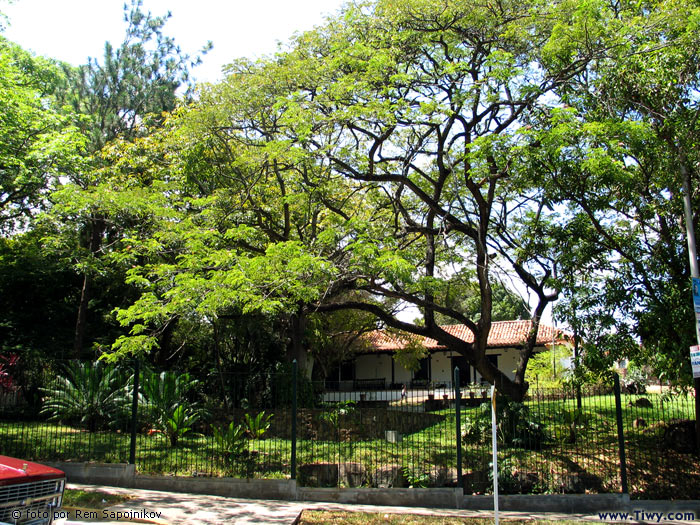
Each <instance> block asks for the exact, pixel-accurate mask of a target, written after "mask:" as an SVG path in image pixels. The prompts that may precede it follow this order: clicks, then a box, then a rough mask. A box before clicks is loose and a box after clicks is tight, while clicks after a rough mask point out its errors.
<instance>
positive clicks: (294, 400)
mask: <svg viewBox="0 0 700 525" xmlns="http://www.w3.org/2000/svg"><path fill="white" fill-rule="evenodd" d="M298 368H299V366H298V364H297V360H296V359H295V360H294V361H292V458H291V463H292V474H291V478H292V479H297V376H298Z"/></svg>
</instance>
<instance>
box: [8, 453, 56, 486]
mask: <svg viewBox="0 0 700 525" xmlns="http://www.w3.org/2000/svg"><path fill="white" fill-rule="evenodd" d="M63 477H65V474H64V473H63V472H62V471H60V470H58V469H56V468H53V467H47V466H46V465H40V464H39V463H33V462H31V461H25V460H23V459H17V458H11V457H8V456H0V486H4V485H14V484H16V483H29V482H31V481H43V480H50V479H57V478H63Z"/></svg>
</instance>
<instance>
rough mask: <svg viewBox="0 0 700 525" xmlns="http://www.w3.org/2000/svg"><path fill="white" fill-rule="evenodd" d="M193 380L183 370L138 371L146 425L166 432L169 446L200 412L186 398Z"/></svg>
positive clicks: (187, 430)
mask: <svg viewBox="0 0 700 525" xmlns="http://www.w3.org/2000/svg"><path fill="white" fill-rule="evenodd" d="M197 383H198V381H197V380H196V379H193V378H192V377H191V376H190V374H187V373H184V374H177V373H175V372H161V373H160V374H158V373H156V372H153V371H151V370H144V372H143V373H142V375H141V396H142V405H143V411H142V414H143V416H144V418H145V419H146V421H147V422H148V424H149V425H151V426H153V427H154V428H156V429H158V430H160V431H162V432H164V433H165V434H166V435H167V436H168V439H169V440H170V444H171V445H172V446H176V445H177V443H178V440H179V439H180V438H181V437H182V436H184V435H185V434H187V433H188V432H190V431H191V430H192V427H193V425H194V423H196V422H197V420H198V419H199V418H200V416H201V415H202V410H201V409H200V408H199V407H198V406H197V405H196V404H195V403H192V402H190V401H189V400H188V399H187V395H188V394H189V392H190V391H191V390H192V389H193V388H194V387H195V386H196V385H197ZM185 404H186V405H187V408H185Z"/></svg>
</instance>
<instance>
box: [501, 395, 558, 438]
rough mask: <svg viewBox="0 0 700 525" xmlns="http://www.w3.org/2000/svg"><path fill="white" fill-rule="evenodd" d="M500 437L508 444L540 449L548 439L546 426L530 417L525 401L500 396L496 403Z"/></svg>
mask: <svg viewBox="0 0 700 525" xmlns="http://www.w3.org/2000/svg"><path fill="white" fill-rule="evenodd" d="M496 421H497V422H498V437H499V439H500V441H501V442H502V443H503V444H504V445H506V446H512V447H517V448H525V449H530V450H539V449H541V448H542V446H543V445H544V443H545V441H546V440H547V434H546V433H545V426H544V424H542V423H537V422H535V421H533V420H532V418H531V417H530V409H529V408H528V406H527V405H525V404H524V403H519V402H515V401H510V400H507V399H505V398H502V397H501V398H499V399H498V400H497V403H496Z"/></svg>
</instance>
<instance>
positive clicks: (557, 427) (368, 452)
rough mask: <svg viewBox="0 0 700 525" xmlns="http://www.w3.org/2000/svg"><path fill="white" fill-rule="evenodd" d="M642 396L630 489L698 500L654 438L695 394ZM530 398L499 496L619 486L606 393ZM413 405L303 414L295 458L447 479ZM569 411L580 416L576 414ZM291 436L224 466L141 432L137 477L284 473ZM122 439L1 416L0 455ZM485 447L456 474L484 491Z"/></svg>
mask: <svg viewBox="0 0 700 525" xmlns="http://www.w3.org/2000/svg"><path fill="white" fill-rule="evenodd" d="M644 397H645V398H646V399H648V400H649V401H650V405H651V406H647V407H644V406H637V405H635V404H634V402H635V400H636V399H637V398H638V396H623V406H622V409H623V420H624V428H625V440H626V449H627V462H628V467H629V469H628V470H629V474H628V477H629V483H630V492H631V493H632V494H633V496H634V495H635V494H638V495H643V496H644V497H652V496H653V497H659V498H669V497H685V498H687V497H694V498H700V460H699V459H698V457H697V456H693V455H690V454H679V453H676V452H674V451H671V450H666V449H665V448H663V446H661V436H662V435H663V432H664V430H665V428H666V425H667V423H668V422H669V421H673V420H677V419H688V418H692V417H693V410H694V400H693V398H692V397H691V396H676V397H674V398H673V399H672V400H669V399H668V398H667V397H665V396H664V395H661V394H648V395H646V396H644ZM526 405H527V406H528V408H529V415H528V419H529V420H531V421H533V422H536V423H539V424H542V425H544V433H545V436H546V440H545V442H544V444H543V446H542V447H541V449H540V450H530V449H528V448H519V447H515V446H511V447H505V446H502V445H501V447H500V450H499V470H500V473H499V485H500V487H501V489H502V490H503V491H504V492H507V491H509V490H510V491H517V490H518V488H522V487H523V486H524V484H525V485H526V486H527V488H526V491H527V492H530V493H557V492H562V491H572V489H574V490H573V491H576V490H575V489H576V487H577V484H578V485H581V484H585V486H586V488H587V490H589V491H592V492H617V491H619V483H620V482H619V455H618V437H617V428H616V425H615V405H614V397H613V396H612V395H609V394H606V395H584V397H583V399H582V410H581V412H580V414H578V415H576V414H577V413H576V401H575V399H570V398H569V399H562V398H557V397H554V396H542V397H536V396H533V397H532V398H531V399H529V400H528V401H527V402H526ZM421 409H422V405H420V404H416V405H406V406H403V407H390V409H389V410H386V411H384V412H382V411H377V410H376V409H373V410H366V409H364V408H363V407H357V408H356V409H355V410H354V411H353V412H352V413H349V414H348V415H343V416H341V417H339V419H338V424H337V425H336V426H335V427H333V428H328V427H324V428H320V426H321V425H324V424H326V423H324V422H323V418H322V415H323V410H314V411H310V410H307V411H306V412H305V413H303V417H300V422H299V424H298V440H297V461H298V464H299V465H303V464H308V463H335V464H338V463H357V464H359V465H361V466H362V467H363V468H364V470H365V471H366V472H367V473H369V474H370V478H371V475H372V473H375V472H377V471H378V469H380V468H385V467H387V466H391V465H398V466H400V467H401V468H402V469H403V471H404V474H405V475H406V477H407V479H408V482H409V483H411V484H413V485H416V486H440V485H445V484H447V485H449V484H450V483H453V484H454V483H456V466H457V465H456V452H455V434H456V429H455V426H456V424H455V410H454V408H447V409H443V410H438V411H435V412H431V413H429V414H428V413H424V412H422V411H421ZM489 410H490V405H488V404H487V405H481V406H477V407H464V408H462V423H463V426H464V425H467V424H468V423H469V422H470V421H474V420H476V419H479V418H481V419H487V420H488V421H490V416H489V413H488V411H489ZM399 411H403V413H402V414H400V415H401V418H397V417H396V416H397V412H399ZM382 413H384V414H385V416H384V417H385V420H381V417H382ZM573 415H576V417H575V418H573V419H572V417H573ZM279 417H280V423H281V418H282V416H279ZM378 418H379V419H378ZM426 421H427V424H426ZM635 421H636V424H633V423H634V422H635ZM390 422H391V423H390ZM421 423H422V425H421ZM390 424H391V425H406V426H407V428H409V430H404V431H402V429H401V428H400V427H396V428H391V427H388V425H390ZM411 425H413V427H411ZM279 426H280V427H281V426H282V425H279ZM385 429H386V430H399V431H402V434H403V439H402V440H401V441H400V442H397V443H390V442H389V441H387V440H386V439H384V438H383V436H384V430H385ZM202 430H203V432H204V431H206V429H202ZM288 434H289V429H288V428H286V429H285V428H278V429H276V430H275V431H272V430H271V432H270V434H269V436H270V437H268V438H267V439H262V440H248V441H247V442H246V452H245V453H244V454H242V455H240V456H239V457H238V458H237V460H236V461H233V462H228V463H227V462H226V461H224V459H223V457H222V455H221V454H220V451H219V450H218V449H217V446H216V443H215V441H214V439H213V437H212V435H211V431H210V430H209V431H207V432H206V434H205V433H190V434H189V435H186V436H184V437H183V438H181V440H180V443H179V444H178V446H176V447H172V446H171V445H170V444H169V442H168V439H167V437H166V436H164V435H162V434H159V433H154V434H152V435H147V434H145V433H143V434H139V435H138V440H137V469H138V471H139V472H140V473H145V474H168V475H180V476H202V475H204V476H234V477H258V478H288V477H290V474H291V470H290V469H291V467H290V462H291V441H290V440H289V439H288V438H287V437H285V436H288ZM371 436H374V437H371ZM377 436H381V437H377ZM333 438H335V439H333ZM129 445H130V436H129V434H128V433H118V432H110V431H103V432H93V433H90V432H87V431H84V430H81V429H76V428H71V427H69V426H65V425H60V424H58V423H48V422H31V423H28V422H21V423H20V422H0V453H2V454H5V455H10V456H16V457H22V458H25V459H29V460H36V461H49V460H60V461H99V462H111V463H117V462H121V463H124V462H127V461H128V457H129ZM490 447H491V437H490V430H489V429H486V431H485V432H483V433H481V434H478V435H477V437H475V438H472V439H471V440H470V439H465V440H464V442H463V474H464V475H465V478H466V480H467V483H468V485H467V486H468V488H469V490H471V492H474V493H485V492H489V491H490V490H491V482H490V480H489V471H490V466H489V463H490V461H491V448H490ZM370 478H368V479H367V480H366V483H367V484H368V485H371V484H372V480H371V479H370ZM300 482H302V483H303V482H304V480H301V479H300ZM689 487H690V488H689Z"/></svg>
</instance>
